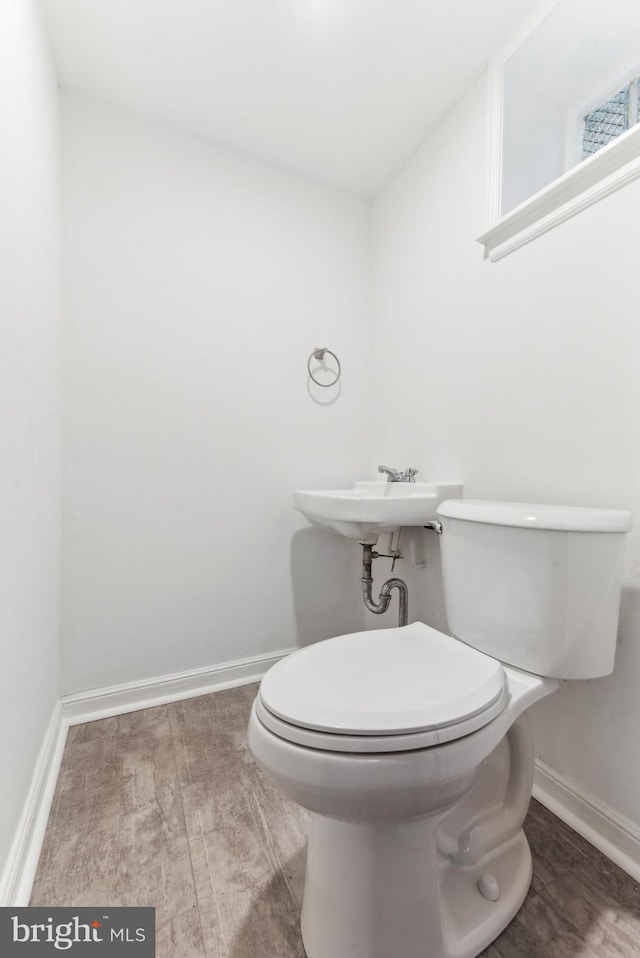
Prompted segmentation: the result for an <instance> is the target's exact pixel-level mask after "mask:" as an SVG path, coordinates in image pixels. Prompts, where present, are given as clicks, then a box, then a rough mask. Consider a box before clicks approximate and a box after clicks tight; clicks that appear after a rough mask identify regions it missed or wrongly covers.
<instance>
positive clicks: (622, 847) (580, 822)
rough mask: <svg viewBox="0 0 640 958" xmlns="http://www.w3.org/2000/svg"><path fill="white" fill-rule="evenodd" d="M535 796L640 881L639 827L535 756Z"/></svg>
mask: <svg viewBox="0 0 640 958" xmlns="http://www.w3.org/2000/svg"><path fill="white" fill-rule="evenodd" d="M533 797H534V798H536V799H537V800H538V801H539V802H540V803H541V804H542V805H544V806H545V807H546V808H548V809H549V811H550V812H553V813H554V815H557V816H558V818H560V819H562V821H563V822H565V823H566V824H567V825H568V826H569V828H572V829H573V830H574V831H575V832H577V833H578V834H579V835H582V837H583V838H586V840H587V841H588V842H590V843H591V844H592V845H594V846H595V848H597V849H598V850H599V851H601V852H602V854H603V855H606V856H607V858H610V859H611V861H613V862H615V863H616V865H619V866H620V868H622V869H624V871H626V872H627V873H628V874H629V875H631V877H632V878H634V879H635V880H636V881H640V827H639V826H638V825H636V824H635V823H634V822H632V821H630V820H629V819H628V818H625V817H624V816H623V815H620V814H619V812H615V811H614V810H613V809H612V808H610V807H609V806H608V805H606V804H605V803H604V802H601V801H600V800H599V799H597V798H595V797H594V796H593V795H589V794H588V793H587V792H584V791H583V790H582V789H581V788H579V787H578V786H577V785H576V784H575V783H574V782H571V781H569V780H568V779H566V778H565V777H564V775H562V774H561V773H560V772H558V771H556V769H554V768H552V767H551V766H550V765H547V764H546V762H543V761H542V760H541V759H536V770H535V779H534V784H533Z"/></svg>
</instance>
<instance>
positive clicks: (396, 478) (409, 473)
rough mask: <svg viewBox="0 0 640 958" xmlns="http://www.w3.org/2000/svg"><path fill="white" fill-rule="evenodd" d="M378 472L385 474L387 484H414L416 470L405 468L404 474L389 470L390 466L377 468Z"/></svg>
mask: <svg viewBox="0 0 640 958" xmlns="http://www.w3.org/2000/svg"><path fill="white" fill-rule="evenodd" d="M378 472H385V473H386V474H387V482H415V481H416V480H415V477H416V475H417V473H418V470H417V469H411V468H410V467H409V466H407V468H406V469H405V470H404V472H398V470H397V469H391V467H390V466H378Z"/></svg>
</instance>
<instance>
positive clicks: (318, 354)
mask: <svg viewBox="0 0 640 958" xmlns="http://www.w3.org/2000/svg"><path fill="white" fill-rule="evenodd" d="M326 354H328V355H329V356H333V358H334V359H335V361H336V366H337V367H338V368H337V369H336V370H332V372H334V374H335V379H332V380H331V382H329V383H321V382H320V380H318V379H316V377H315V376H314V375H313V372H312V371H311V361H312V360H313V359H317V360H318V362H320V363H322V364H323V366H324V357H325V355H326ZM325 368H327V367H326V366H325ZM317 371H318V369H317V367H316V370H315V372H317ZM307 372H308V373H309V378H310V379H312V380H313V382H314V383H315V384H316V386H322V387H323V389H328V388H329V386H335V384H336V383H337V382H338V380H339V379H340V375H341V373H342V366H341V365H340V360H339V359H338V357H337V356H336V354H335V353H332V352H331V350H330V349H327V348H326V346H325V347H323V348H321V349H318V348H317V349H314V350H313V352H312V353H311V355H310V356H309V358H308V360H307Z"/></svg>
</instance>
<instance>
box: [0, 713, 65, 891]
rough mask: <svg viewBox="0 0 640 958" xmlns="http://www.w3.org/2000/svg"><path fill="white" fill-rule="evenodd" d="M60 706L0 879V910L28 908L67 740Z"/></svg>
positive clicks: (52, 721) (42, 751) (53, 717)
mask: <svg viewBox="0 0 640 958" xmlns="http://www.w3.org/2000/svg"><path fill="white" fill-rule="evenodd" d="M67 727H68V726H67V723H66V722H65V720H64V717H63V714H62V705H61V703H60V702H57V703H56V706H55V708H54V710H53V715H52V716H51V720H50V722H49V725H48V726H47V730H46V732H45V735H44V739H43V741H42V745H41V747H40V752H39V754H38V758H37V761H36V765H35V768H34V771H33V776H32V779H31V785H30V786H29V791H28V793H27V799H26V801H25V805H24V809H23V812H22V815H21V816H20V821H19V822H18V827H17V829H16V834H15V837H14V840H13V844H12V846H11V850H10V852H9V857H8V859H7V863H6V865H5V868H4V871H3V873H2V876H1V877H0V906H4V907H6V906H12V905H13V906H22V905H28V904H29V898H30V897H31V888H32V885H33V879H34V878H35V874H36V869H37V867H38V859H39V858H40V851H41V849H42V842H43V841H44V833H45V830H46V827H47V821H48V819H49V812H50V810H51V803H52V802H53V796H54V793H55V788H56V782H57V780H58V772H59V771H60V763H61V761H62V753H63V751H64V743H65V740H66V737H67Z"/></svg>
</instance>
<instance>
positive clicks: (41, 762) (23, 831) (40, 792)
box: [0, 649, 294, 907]
mask: <svg viewBox="0 0 640 958" xmlns="http://www.w3.org/2000/svg"><path fill="white" fill-rule="evenodd" d="M293 651H294V650H293V649H283V650H281V651H279V652H271V653H269V654H267V655H259V656H253V657H251V658H246V659H237V660H235V661H234V662H224V663H222V664H220V665H214V666H210V667H208V668H201V669H192V670H190V671H188V672H176V673H174V674H173V675H159V676H157V677H155V678H152V679H145V680H144V681H140V682H130V683H126V684H123V685H112V686H109V687H107V688H102V689H91V690H89V691H88V692H79V693H77V694H74V695H65V696H63V697H62V699H61V700H60V701H59V702H58V703H57V704H56V707H55V709H54V711H53V715H52V717H51V721H50V722H49V725H48V727H47V731H46V732H45V736H44V739H43V742H42V746H41V748H40V753H39V755H38V759H37V762H36V767H35V769H34V772H33V778H32V780H31V785H30V787H29V792H28V795H27V800H26V802H25V807H24V811H23V813H22V816H21V818H20V821H19V823H18V827H17V829H16V834H15V838H14V840H13V844H12V846H11V851H10V852H9V858H8V860H7V863H6V865H5V868H4V870H3V872H2V875H1V876H0V907H2V906H7V907H11V906H22V905H28V904H29V899H30V897H31V889H32V886H33V880H34V878H35V874H36V869H37V867H38V860H39V858H40V852H41V850H42V843H43V841H44V835H45V830H46V827H47V821H48V819H49V812H50V810H51V804H52V802H53V796H54V793H55V788H56V782H57V780H58V774H59V771H60V763H61V761H62V753H63V751H64V745H65V741H66V738H67V731H68V729H69V726H70V725H79V724H80V723H82V722H93V721H95V720H96V719H101V718H108V717H110V716H112V715H122V714H124V713H125V712H135V711H138V710H139V709H148V708H153V707H154V706H155V705H164V704H166V703H167V702H177V701H180V700H181V699H188V698H193V697H195V696H196V695H207V694H208V693H209V692H215V691H220V690H222V689H229V688H234V687H235V686H239V685H249V684H250V683H251V682H258V681H260V679H261V678H262V676H263V675H264V674H265V672H267V670H268V669H269V668H270V667H271V666H272V665H275V663H276V662H279V661H280V659H282V658H284V657H285V656H286V655H288V654H289V653H290V652H293Z"/></svg>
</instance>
